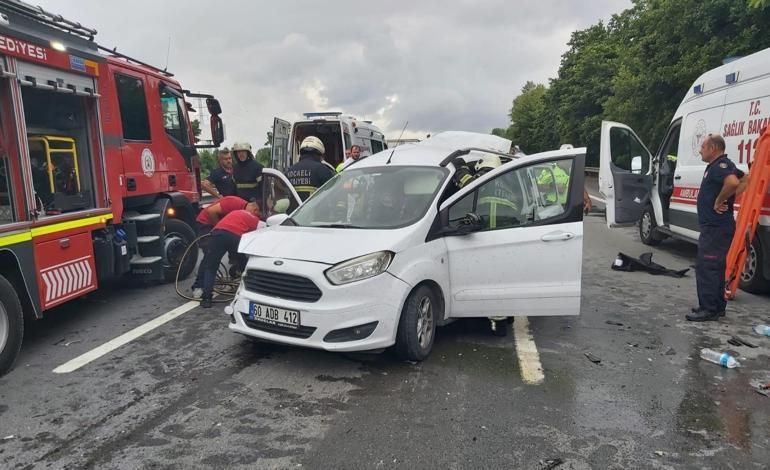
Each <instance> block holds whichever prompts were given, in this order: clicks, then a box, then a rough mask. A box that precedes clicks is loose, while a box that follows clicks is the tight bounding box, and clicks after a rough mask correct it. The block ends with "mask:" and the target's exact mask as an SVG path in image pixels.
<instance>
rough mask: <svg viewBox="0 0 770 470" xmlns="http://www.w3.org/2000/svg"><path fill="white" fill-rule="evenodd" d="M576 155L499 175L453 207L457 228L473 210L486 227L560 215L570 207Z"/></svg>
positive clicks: (520, 224)
mask: <svg viewBox="0 0 770 470" xmlns="http://www.w3.org/2000/svg"><path fill="white" fill-rule="evenodd" d="M572 165H573V160H572V159H565V160H559V161H554V162H546V163H536V164H533V165H529V166H526V167H521V168H517V169H515V170H511V171H509V172H507V173H503V174H501V175H498V176H496V177H495V178H493V179H491V180H489V181H487V182H486V183H484V184H482V185H481V186H479V187H478V188H477V189H476V190H475V191H473V192H472V193H470V194H468V195H466V196H465V197H463V198H462V199H460V200H459V201H457V202H456V203H455V204H454V205H453V206H452V207H450V208H449V226H450V227H453V228H457V227H458V225H459V223H460V221H461V220H462V219H463V218H464V217H465V215H466V214H467V213H469V212H473V213H475V214H476V215H479V216H481V218H482V220H483V222H484V230H501V229H507V228H515V227H523V226H527V225H531V224H534V223H538V224H540V223H543V221H545V220H548V219H552V218H556V217H558V216H560V215H562V214H564V213H566V212H567V209H568V208H569V203H570V201H569V193H570V179H571V176H572Z"/></svg>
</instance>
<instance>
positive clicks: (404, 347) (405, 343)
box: [395, 286, 441, 361]
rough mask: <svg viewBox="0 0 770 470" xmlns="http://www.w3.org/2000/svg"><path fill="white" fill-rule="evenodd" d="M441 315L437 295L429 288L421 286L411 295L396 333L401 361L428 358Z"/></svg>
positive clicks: (397, 349) (397, 348) (397, 350)
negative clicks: (437, 321)
mask: <svg viewBox="0 0 770 470" xmlns="http://www.w3.org/2000/svg"><path fill="white" fill-rule="evenodd" d="M440 314H441V312H439V304H438V302H437V301H436V295H435V294H434V292H433V290H431V289H430V288H429V287H428V286H420V287H418V288H417V289H415V290H414V291H412V293H411V294H409V298H407V299H406V303H405V304H404V308H403V310H402V311H401V319H400V321H399V322H398V332H397V333H396V348H395V349H396V353H397V354H398V356H399V357H400V358H401V359H404V360H408V361H422V360H424V359H425V358H426V357H428V355H429V354H430V351H431V349H432V348H433V339H434V338H435V336H436V320H437V319H438V318H439V315H440Z"/></svg>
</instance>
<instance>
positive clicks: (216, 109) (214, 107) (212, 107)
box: [206, 98, 222, 115]
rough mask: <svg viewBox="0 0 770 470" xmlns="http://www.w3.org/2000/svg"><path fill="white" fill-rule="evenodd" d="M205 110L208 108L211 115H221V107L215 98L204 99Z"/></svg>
mask: <svg viewBox="0 0 770 470" xmlns="http://www.w3.org/2000/svg"><path fill="white" fill-rule="evenodd" d="M206 108H208V110H209V114H211V115H215V114H222V106H221V105H220V104H219V100H218V99H216V98H206Z"/></svg>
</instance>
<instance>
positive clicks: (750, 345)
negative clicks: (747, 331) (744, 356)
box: [730, 336, 758, 348]
mask: <svg viewBox="0 0 770 470" xmlns="http://www.w3.org/2000/svg"><path fill="white" fill-rule="evenodd" d="M730 339H734V340H735V341H737V342H739V343H741V344H742V345H744V346H748V347H750V348H756V347H758V346H757V345H756V344H754V343H752V342H751V341H747V340H745V339H743V338H742V337H740V336H733V337H731V338H730Z"/></svg>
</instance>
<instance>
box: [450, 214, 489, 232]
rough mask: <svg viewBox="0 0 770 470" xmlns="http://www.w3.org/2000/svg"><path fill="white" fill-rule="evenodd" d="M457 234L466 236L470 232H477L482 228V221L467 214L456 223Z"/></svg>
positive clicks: (477, 216) (476, 216)
mask: <svg viewBox="0 0 770 470" xmlns="http://www.w3.org/2000/svg"><path fill="white" fill-rule="evenodd" d="M457 223H458V225H457V232H456V233H457V234H458V235H467V234H469V233H472V232H478V231H479V230H481V229H482V228H484V220H483V219H482V218H481V216H479V215H478V214H474V213H473V212H468V213H467V214H465V217H463V218H462V219H460V220H458V221H457Z"/></svg>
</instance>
